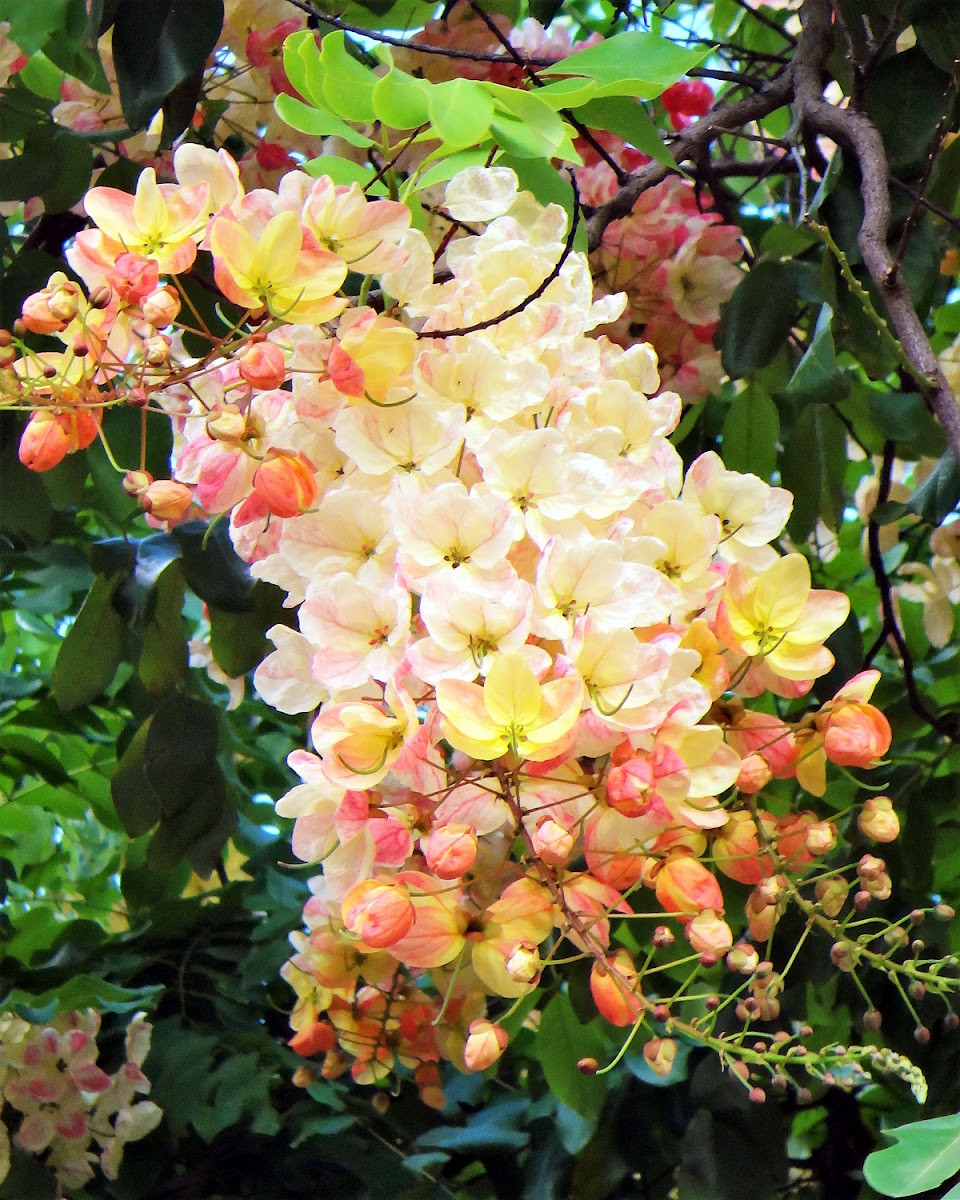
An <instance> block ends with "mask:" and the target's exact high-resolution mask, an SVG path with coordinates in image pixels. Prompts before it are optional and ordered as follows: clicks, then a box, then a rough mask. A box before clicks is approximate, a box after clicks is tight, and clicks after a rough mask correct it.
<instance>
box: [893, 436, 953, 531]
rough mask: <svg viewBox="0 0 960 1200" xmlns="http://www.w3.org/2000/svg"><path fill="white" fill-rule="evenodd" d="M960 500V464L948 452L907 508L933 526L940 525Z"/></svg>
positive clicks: (908, 503) (912, 497)
mask: <svg viewBox="0 0 960 1200" xmlns="http://www.w3.org/2000/svg"><path fill="white" fill-rule="evenodd" d="M958 500H960V463H958V462H957V460H956V458H954V456H953V453H952V451H950V450H948V451H947V452H946V454H944V456H943V458H941V459H940V461H939V462H938V463H937V465H936V466H935V467H934V469H933V470H932V471H931V472H930V474H929V475H928V476H927V478H926V479H925V480H924V481H923V483H922V484H921V485H920V486H919V487H918V488H917V490H916V491H915V492H914V493H913V495H912V496H911V497H910V500H909V501H908V502H907V505H906V508H907V510H908V511H909V512H914V513H916V514H917V515H918V516H920V517H923V519H924V520H925V521H929V523H930V524H931V525H939V524H940V522H941V521H942V520H943V518H944V517H946V516H949V514H950V513H952V512H953V511H954V509H955V508H956V507H957V501H958Z"/></svg>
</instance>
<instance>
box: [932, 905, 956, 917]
mask: <svg viewBox="0 0 960 1200" xmlns="http://www.w3.org/2000/svg"><path fill="white" fill-rule="evenodd" d="M933 915H934V916H935V917H936V919H937V920H938V921H952V920H953V918H954V917H955V916H956V915H957V913H956V910H955V909H953V908H951V907H950V905H949V904H938V905H937V906H936V908H935V909H934V910H933Z"/></svg>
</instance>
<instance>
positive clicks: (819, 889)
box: [815, 875, 850, 917]
mask: <svg viewBox="0 0 960 1200" xmlns="http://www.w3.org/2000/svg"><path fill="white" fill-rule="evenodd" d="M815 895H816V897H817V903H818V904H819V905H820V907H821V908H822V909H823V911H824V912H825V913H826V914H827V916H828V917H835V916H837V915H838V914H839V913H840V910H841V909H842V908H843V906H844V905H845V904H846V902H847V897H848V896H849V895H850V885H849V884H848V883H847V881H846V880H845V879H842V878H841V877H840V876H839V875H837V876H834V877H833V878H832V879H820V880H818V881H817V886H816V888H815Z"/></svg>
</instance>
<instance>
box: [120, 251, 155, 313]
mask: <svg viewBox="0 0 960 1200" xmlns="http://www.w3.org/2000/svg"><path fill="white" fill-rule="evenodd" d="M159 277H160V272H159V269H158V267H157V262H156V260H155V259H152V258H146V257H144V255H142V254H131V253H130V252H129V251H127V252H125V253H124V254H120V255H118V256H117V261H116V262H115V263H114V265H113V270H112V271H111V272H110V283H111V284H112V286H113V290H114V291H115V292H116V294H117V295H118V296H119V297H120V299H121V300H122V301H124V303H126V304H139V303H140V301H141V300H143V299H144V298H145V297H147V296H149V295H150V293H151V292H152V291H154V290H155V289H156V286H157V281H158V279H159Z"/></svg>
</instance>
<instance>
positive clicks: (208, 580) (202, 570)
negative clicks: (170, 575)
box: [172, 521, 254, 612]
mask: <svg viewBox="0 0 960 1200" xmlns="http://www.w3.org/2000/svg"><path fill="white" fill-rule="evenodd" d="M172 536H173V537H174V538H175V539H176V541H177V543H178V544H179V546H180V549H181V551H182V553H183V570H184V574H185V575H186V577H187V584H188V585H189V587H190V588H191V589H192V591H194V592H196V594H197V595H198V596H199V597H200V599H201V600H203V601H204V602H205V603H206V604H210V605H213V606H214V607H216V608H221V609H224V610H225V611H227V612H250V611H252V609H253V605H254V600H253V584H254V581H253V579H252V578H251V576H250V568H249V567H248V566H247V564H246V563H245V562H244V561H243V559H242V558H241V557H240V556H239V555H238V554H237V552H236V550H234V548H233V543H232V542H231V541H230V531H229V529H228V528H227V523H226V521H217V522H216V523H215V524H214V525H212V526H208V525H207V524H206V523H205V522H203V521H188V522H186V524H184V525H178V526H177V527H176V528H175V529H174V530H173V533H172Z"/></svg>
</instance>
